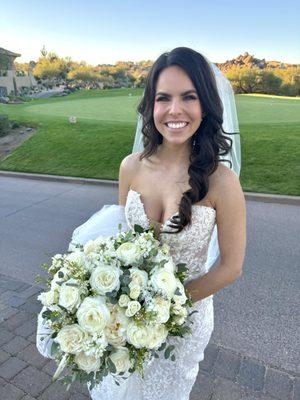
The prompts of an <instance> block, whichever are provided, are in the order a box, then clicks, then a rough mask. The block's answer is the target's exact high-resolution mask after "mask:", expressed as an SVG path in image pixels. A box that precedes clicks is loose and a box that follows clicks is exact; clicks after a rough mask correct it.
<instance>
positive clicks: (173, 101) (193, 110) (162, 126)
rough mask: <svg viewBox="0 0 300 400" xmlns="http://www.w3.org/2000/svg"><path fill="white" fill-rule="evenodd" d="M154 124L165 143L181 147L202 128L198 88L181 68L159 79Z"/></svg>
mask: <svg viewBox="0 0 300 400" xmlns="http://www.w3.org/2000/svg"><path fill="white" fill-rule="evenodd" d="M153 118H154V124H155V126H156V129H157V130H158V131H159V132H160V133H161V134H162V136H163V138H164V140H167V141H168V142H170V143H174V144H181V143H184V142H186V141H187V140H189V139H190V138H191V137H192V135H193V134H194V133H195V132H196V130H197V129H198V128H199V126H200V123H201V120H202V118H203V117H202V109H201V104H200V100H199V97H198V95H197V92H196V89H195V87H194V85H193V83H192V81H191V79H190V77H189V76H188V75H187V73H186V72H185V71H184V70H183V69H182V68H180V67H177V66H175V65H174V66H170V67H167V68H165V69H163V70H162V71H161V73H160V75H159V77H158V80H157V85H156V92H155V100H154V111H153Z"/></svg>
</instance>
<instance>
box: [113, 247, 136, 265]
mask: <svg viewBox="0 0 300 400" xmlns="http://www.w3.org/2000/svg"><path fill="white" fill-rule="evenodd" d="M116 254H117V257H118V258H119V259H120V260H121V261H122V262H123V263H124V264H125V265H131V264H134V263H136V262H138V261H139V260H140V258H141V255H142V254H141V249H140V247H139V246H138V245H137V244H135V243H130V242H126V243H123V244H121V246H120V247H118V248H117V250H116Z"/></svg>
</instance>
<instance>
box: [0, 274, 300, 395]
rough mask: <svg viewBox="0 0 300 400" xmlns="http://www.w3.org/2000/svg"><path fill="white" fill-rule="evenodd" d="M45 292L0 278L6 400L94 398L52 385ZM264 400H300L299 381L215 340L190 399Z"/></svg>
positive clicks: (0, 368)
mask: <svg viewBox="0 0 300 400" xmlns="http://www.w3.org/2000/svg"><path fill="white" fill-rule="evenodd" d="M41 290H42V288H41V287H39V286H32V285H30V284H28V283H24V282H23V281H21V280H17V279H15V278H10V277H8V276H7V275H4V274H0V399H1V400H32V399H41V400H67V399H72V400H85V399H88V398H89V394H88V391H87V389H86V387H84V386H83V385H74V386H73V387H71V389H70V392H65V388H64V387H62V386H61V384H60V383H59V382H56V383H52V382H51V376H52V375H53V373H54V371H55V364H54V362H53V361H52V360H48V359H46V358H44V357H42V356H41V355H40V354H39V353H38V351H37V349H36V346H35V337H36V319H37V314H38V312H39V311H40V309H41V306H40V303H39V302H38V301H37V300H36V297H37V294H38V293H39V292H40V291H41ZM259 399H260V400H272V399H273V400H275V399H277V400H299V399H300V378H299V376H297V375H296V374H292V373H288V372H287V371H284V370H282V369H278V368H273V367H272V366H271V365H266V364H264V363H263V362H261V361H259V360H256V359H252V358H249V357H246V356H244V355H243V354H240V353H238V352H234V351H232V350H230V349H226V348H224V347H221V346H217V345H216V344H215V343H213V341H211V342H210V344H209V345H208V347H207V348H206V351H205V358H204V360H203V361H202V362H201V363H200V364H199V374H198V378H197V381H196V383H195V385H194V389H193V392H192V394H191V397H190V400H259ZM116 400H117V399H116ZM133 400H135V399H133ZM136 400H138V399H136ZM174 400H176V399H174Z"/></svg>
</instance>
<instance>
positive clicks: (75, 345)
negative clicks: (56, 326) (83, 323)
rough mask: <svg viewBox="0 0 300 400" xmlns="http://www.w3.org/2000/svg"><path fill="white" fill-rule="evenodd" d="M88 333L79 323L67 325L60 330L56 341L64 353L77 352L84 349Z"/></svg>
mask: <svg viewBox="0 0 300 400" xmlns="http://www.w3.org/2000/svg"><path fill="white" fill-rule="evenodd" d="M85 339H86V333H85V332H84V330H83V329H82V328H81V327H80V326H79V325H78V324H72V325H66V326H64V327H62V328H61V330H60V331H59V332H58V334H57V336H56V338H54V341H55V342H57V343H58V344H59V346H60V349H61V351H63V352H64V353H71V354H77V353H79V352H80V351H82V349H83V345H84V341H85Z"/></svg>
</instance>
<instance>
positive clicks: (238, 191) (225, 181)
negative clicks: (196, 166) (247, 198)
mask: <svg viewBox="0 0 300 400" xmlns="http://www.w3.org/2000/svg"><path fill="white" fill-rule="evenodd" d="M210 186H211V200H212V201H213V203H214V205H215V206H216V208H217V206H218V203H220V201H224V200H225V198H227V199H228V201H229V202H230V201H231V202H234V201H243V200H244V194H243V189H242V187H241V184H240V180H239V177H238V175H237V174H236V173H235V172H234V171H232V170H231V169H230V168H229V167H227V166H225V165H223V164H220V163H219V165H218V168H217V169H216V171H215V172H214V173H213V174H212V175H211V176H210Z"/></svg>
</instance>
